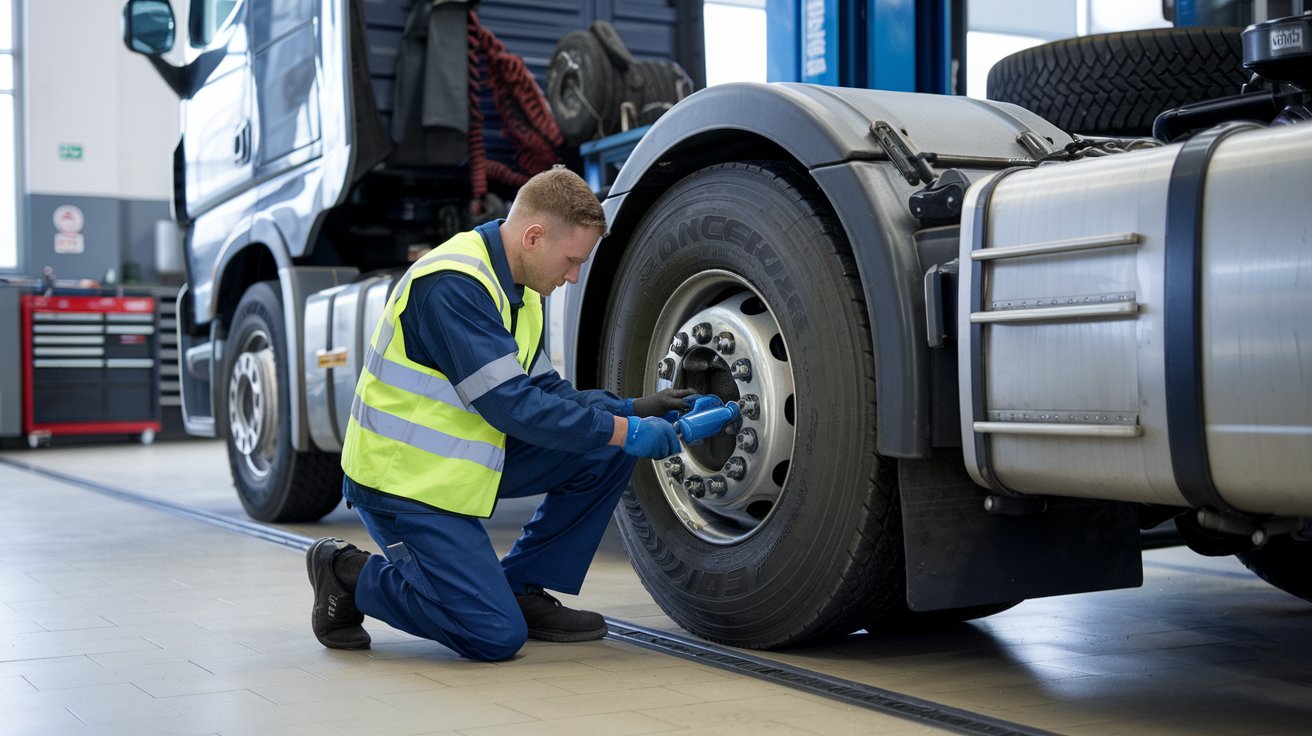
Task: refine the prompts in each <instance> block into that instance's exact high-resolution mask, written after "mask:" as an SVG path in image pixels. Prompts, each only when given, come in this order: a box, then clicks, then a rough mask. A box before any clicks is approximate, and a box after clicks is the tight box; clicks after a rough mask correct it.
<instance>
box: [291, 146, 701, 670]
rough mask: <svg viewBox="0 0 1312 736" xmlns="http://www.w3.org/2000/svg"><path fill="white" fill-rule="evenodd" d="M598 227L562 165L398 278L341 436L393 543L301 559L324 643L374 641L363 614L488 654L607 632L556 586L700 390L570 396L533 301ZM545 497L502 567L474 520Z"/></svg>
mask: <svg viewBox="0 0 1312 736" xmlns="http://www.w3.org/2000/svg"><path fill="white" fill-rule="evenodd" d="M605 235H606V220H605V215H604V213H603V212H602V209H601V205H600V204H599V203H598V201H597V198H596V195H594V194H593V192H592V191H591V190H590V189H589V188H588V185H587V184H586V183H585V182H584V181H583V180H582V179H581V178H579V177H578V176H577V175H576V174H574V173H573V172H571V171H569V170H568V169H565V168H562V167H556V168H554V169H552V170H550V171H546V172H543V173H541V174H538V175H537V176H534V177H533V178H531V179H530V180H529V181H528V182H527V183H526V184H524V186H523V187H522V188H521V189H520V191H519V195H518V196H517V197H516V198H515V201H514V203H513V205H512V207H511V209H510V212H509V213H508V215H507V217H506V219H504V220H496V221H493V222H489V223H487V224H484V225H480V226H479V227H477V228H475V229H474V230H472V231H468V232H464V233H461V234H459V235H456V236H455V237H453V238H451V239H450V240H448V241H446V242H445V243H443V244H442V245H440V246H439V247H437V248H436V249H434V250H432V251H430V252H429V253H427V254H425V255H424V256H423V257H422V258H420V259H419V260H418V261H416V262H415V263H414V264H413V265H412V266H411V267H410V269H409V270H408V271H407V272H406V274H405V275H404V276H403V277H402V278H401V280H400V281H399V282H398V283H397V286H396V288H395V289H394V291H393V293H392V295H391V297H390V298H389V300H388V302H387V307H386V309H385V310H384V313H383V317H382V319H381V321H380V323H379V325H378V327H377V329H376V330H375V331H374V336H373V339H372V343H371V347H370V350H369V351H368V354H367V356H366V357H365V368H364V370H363V371H362V372H361V374H360V380H359V383H358V384H357V386H356V393H355V401H354V404H353V405H352V407H351V419H350V423H349V425H348V428H347V432H346V438H345V441H344V443H343V446H342V468H343V469H344V470H345V472H346V479H345V481H344V483H343V486H342V493H343V495H344V496H345V497H346V501H347V504H348V506H351V507H354V508H355V509H356V511H357V513H358V514H359V515H360V518H361V519H362V520H363V521H364V524H365V527H366V528H367V529H368V530H369V534H370V535H371V536H372V537H373V539H374V541H375V542H377V543H378V545H379V546H380V547H382V548H383V549H384V550H385V554H384V555H371V554H369V553H368V552H365V551H363V550H361V549H359V548H357V547H356V546H355V545H352V544H348V543H347V542H345V541H344V540H341V539H334V538H330V537H325V538H322V539H319V540H317V541H316V542H315V543H314V544H313V545H312V546H311V547H310V549H309V551H308V552H307V553H306V563H307V567H308V571H309V576H310V583H311V585H312V586H313V587H314V607H313V610H312V612H311V625H312V627H313V630H314V633H315V636H316V637H317V638H318V639H319V642H320V643H322V644H323V645H324V646H326V647H329V648H333V649H365V648H368V647H369V644H370V637H369V634H368V632H366V631H365V630H364V627H363V626H362V623H363V621H364V615H365V614H368V615H369V616H372V617H374V618H376V619H379V620H381V621H384V622H386V623H388V624H390V625H392V626H394V627H396V628H398V629H401V630H403V631H407V632H409V633H411V634H414V635H416V636H420V637H424V638H427V639H432V640H434V641H437V642H440V643H442V644H444V645H446V646H447V647H450V648H451V649H453V650H455V651H456V652H457V653H459V654H461V655H463V656H465V657H469V658H472V659H478V660H489V661H491V660H500V659H505V658H508V657H510V656H512V655H514V654H515V652H517V651H518V650H519V649H520V647H522V646H523V644H524V641H525V638H526V637H528V638H533V639H540V640H545V641H586V640H590V639H597V638H600V637H602V636H605V634H606V623H605V620H604V619H603V618H602V617H601V616H600V615H599V614H597V613H594V612H591V611H580V610H574V609H571V608H567V607H565V606H564V605H562V604H561V603H560V601H559V600H557V599H556V598H555V597H553V596H552V595H551V594H550V593H548V592H547V590H548V589H550V590H554V591H559V592H562V593H567V594H571V595H576V594H577V593H578V592H579V589H580V587H581V586H582V583H583V577H584V574H585V573H586V572H587V569H588V566H589V565H590V564H591V562H592V558H593V555H594V554H595V553H596V550H597V545H598V543H599V542H600V540H601V536H602V533H603V532H604V531H605V529H606V524H607V521H608V520H609V519H610V516H611V512H612V511H613V510H614V508H615V505H616V504H617V503H618V501H619V497H620V494H621V493H622V492H623V491H624V488H625V487H626V486H627V485H628V482H629V477H630V475H631V474H632V472H633V468H634V466H635V464H636V462H637V460H636V458H644V457H645V458H662V457H668V456H669V455H673V454H675V453H677V452H678V451H679V440H678V437H677V436H676V434H675V430H674V427H673V426H672V424H671V422H672V421H673V420H674V419H677V418H678V416H679V413H680V412H682V411H686V410H687V409H688V408H689V406H690V405H691V402H692V401H693V400H694V399H695V398H696V396H695V395H693V392H692V390H691V389H683V390H675V389H665V390H664V391H662V392H660V393H657V394H654V395H652V396H647V397H644V398H639V399H620V398H617V397H616V396H614V395H613V394H610V393H607V392H605V391H599V390H592V391H579V390H577V389H575V388H574V387H573V386H571V385H570V384H569V383H568V382H567V381H565V380H564V379H562V378H561V377H560V375H559V374H557V373H556V371H555V370H554V369H553V368H552V367H551V364H550V362H549V361H548V359H547V358H546V355H545V353H544V351H543V346H542V325H543V310H542V303H541V297H542V296H545V295H548V294H550V293H551V292H552V291H553V290H554V289H555V288H556V287H557V286H560V285H562V284H564V283H565V282H566V281H568V282H570V283H576V282H577V281H578V276H579V268H580V267H581V266H582V265H583V263H584V262H585V261H587V259H588V258H589V257H590V255H591V253H592V251H593V249H594V248H595V246H596V244H597V243H598V241H599V240H600V239H601V238H602V237H604V236H605ZM544 493H545V494H546V495H545V498H544V499H543V500H542V502H541V504H540V505H539V506H538V508H537V511H536V513H535V514H534V516H533V518H532V519H531V520H530V521H529V522H528V523H527V524H526V525H525V526H524V527H523V533H522V535H521V536H520V537H519V539H518V540H517V541H516V542H515V544H514V546H513V547H512V548H511V550H510V552H509V553H508V554H507V555H506V556H505V557H504V558H503V559H501V560H498V559H497V556H496V553H495V552H494V550H493V548H492V544H491V541H490V540H489V539H488V536H487V532H486V530H485V529H484V527H483V524H482V521H481V519H484V518H487V517H488V516H491V514H492V511H493V508H494V507H495V505H496V501H497V499H498V498H518V497H522V496H529V495H536V494H544Z"/></svg>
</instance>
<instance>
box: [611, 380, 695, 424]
mask: <svg viewBox="0 0 1312 736" xmlns="http://www.w3.org/2000/svg"><path fill="white" fill-rule="evenodd" d="M697 398H698V394H697V392H696V391H695V390H694V389H691V388H667V389H665V390H664V391H657V392H656V393H654V394H652V395H651V396H644V397H642V398H640V399H625V400H624V409H625V412H624V413H625V414H626V415H631V416H638V417H665V421H667V422H671V423H672V422H674V421H675V420H676V419H678V418H679V415H680V414H682V413H684V412H686V411H688V410H689V409H691V408H692V402H693V401H696V400H697Z"/></svg>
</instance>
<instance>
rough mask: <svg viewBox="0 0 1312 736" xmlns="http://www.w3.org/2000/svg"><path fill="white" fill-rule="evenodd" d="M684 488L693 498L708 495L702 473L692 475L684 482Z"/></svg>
mask: <svg viewBox="0 0 1312 736" xmlns="http://www.w3.org/2000/svg"><path fill="white" fill-rule="evenodd" d="M683 490H685V491H687V492H688V495H689V496H692V497H693V498H701V497H702V496H705V495H706V483H705V482H704V481H703V480H702V477H701V476H700V475H690V476H688V478H687V480H685V481H684V482H683Z"/></svg>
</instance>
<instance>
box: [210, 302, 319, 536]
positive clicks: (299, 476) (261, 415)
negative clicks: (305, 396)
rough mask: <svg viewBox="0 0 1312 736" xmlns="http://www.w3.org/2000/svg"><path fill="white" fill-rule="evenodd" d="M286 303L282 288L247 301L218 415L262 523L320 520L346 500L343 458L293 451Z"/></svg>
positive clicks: (246, 497)
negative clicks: (283, 306) (284, 323)
mask: <svg viewBox="0 0 1312 736" xmlns="http://www.w3.org/2000/svg"><path fill="white" fill-rule="evenodd" d="M286 345H287V341H286V339H285V338H284V336H283V318H282V298H281V297H280V296H279V294H278V290H277V288H276V284H275V282H270V281H262V282H260V283H257V284H254V285H253V286H251V287H250V288H249V289H247V290H246V293H245V294H244V295H243V296H242V298H241V302H240V303H239V304H238V305H237V311H236V313H235V314H234V315H233V318H232V329H231V330H230V331H229V332H228V342H227V349H226V350H225V351H224V358H223V374H222V375H223V378H222V379H221V380H222V381H223V385H222V386H221V389H222V390H221V391H220V392H219V393H220V399H219V400H220V404H221V406H219V407H218V412H217V414H218V416H219V417H221V418H222V420H223V421H224V423H225V425H226V429H227V431H226V432H223V434H224V436H226V437H227V440H228V464H229V465H230V466H231V468H232V480H233V484H234V485H236V487H237V496H238V497H239V498H240V499H241V505H242V506H243V507H245V509H246V513H247V514H250V516H251V517H252V518H255V519H258V520H260V521H272V522H295V521H316V520H318V519H320V518H322V517H323V516H324V515H325V514H327V513H328V512H329V511H332V510H333V509H334V508H335V507H336V506H337V504H338V502H339V501H341V500H342V468H341V464H340V461H339V460H338V458H337V456H336V455H329V454H326V453H322V452H296V451H295V450H293V449H292V441H291V435H292V429H291V410H290V398H289V397H288V395H287V391H286V389H285V387H286V386H287V385H288V381H287V364H288V359H287V347H286Z"/></svg>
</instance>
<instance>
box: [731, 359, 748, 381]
mask: <svg viewBox="0 0 1312 736" xmlns="http://www.w3.org/2000/svg"><path fill="white" fill-rule="evenodd" d="M729 374H730V375H732V376H733V377H734V380H736V381H750V380H752V362H751V361H750V360H748V359H746V358H739V359H738V360H735V361H734V362H733V365H731V366H729Z"/></svg>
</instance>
